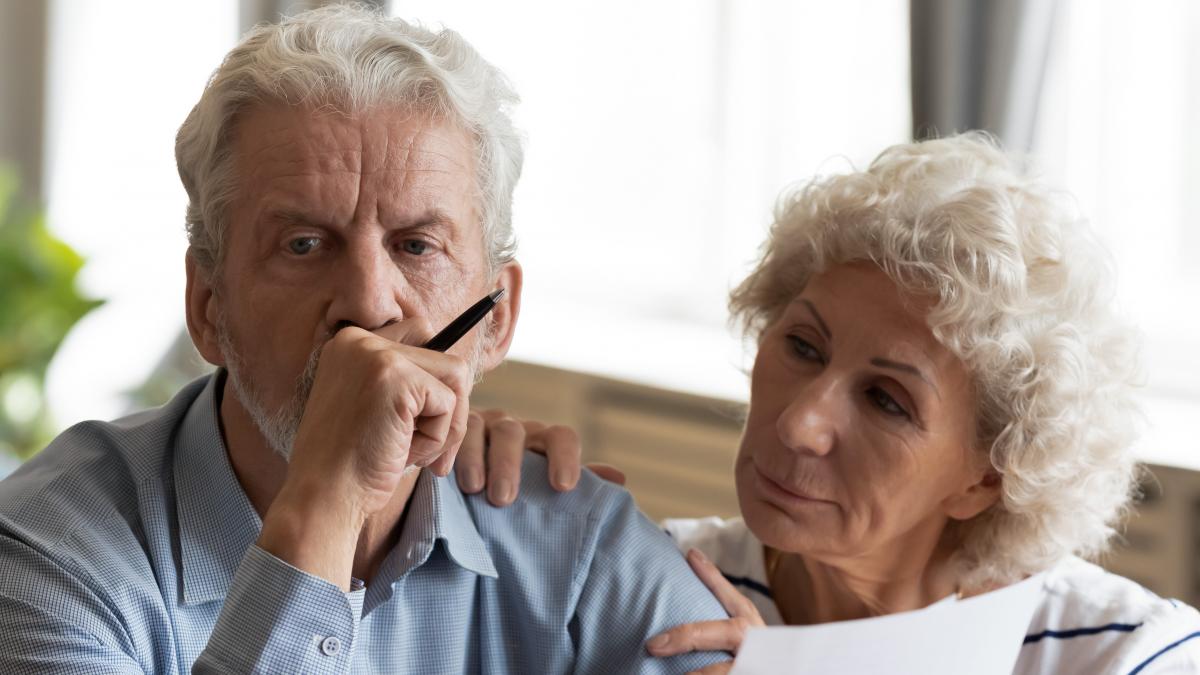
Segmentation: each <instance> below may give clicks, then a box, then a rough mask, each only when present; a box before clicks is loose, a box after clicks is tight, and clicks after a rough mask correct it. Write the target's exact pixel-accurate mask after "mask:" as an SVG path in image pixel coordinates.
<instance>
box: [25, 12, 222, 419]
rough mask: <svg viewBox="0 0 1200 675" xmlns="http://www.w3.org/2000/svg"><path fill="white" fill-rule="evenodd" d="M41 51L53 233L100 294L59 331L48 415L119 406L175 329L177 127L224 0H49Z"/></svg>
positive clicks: (179, 254)
mask: <svg viewBox="0 0 1200 675" xmlns="http://www.w3.org/2000/svg"><path fill="white" fill-rule="evenodd" d="M48 33H49V58H48V59H47V71H48V72H47V78H48V81H47V87H46V90H47V98H48V99H49V100H48V102H47V121H46V133H47V137H48V138H47V151H46V167H47V169H46V171H47V181H46V184H47V190H46V191H47V195H48V218H49V224H50V227H51V228H52V229H53V230H54V232H55V233H56V234H57V235H58V236H59V237H61V238H62V239H64V240H65V241H67V242H68V243H69V244H71V246H73V247H74V248H75V249H76V250H78V251H79V252H80V253H82V254H83V255H84V256H85V257H86V258H87V259H88V264H87V266H86V267H85V268H84V270H83V272H82V274H81V277H80V285H81V288H82V290H83V291H84V292H85V293H87V294H89V295H90V296H92V297H97V298H105V299H106V300H107V303H106V304H105V305H104V306H103V307H101V308H100V309H98V310H96V311H95V312H93V313H92V314H90V315H88V316H87V317H85V318H84V319H83V321H81V322H80V323H79V324H78V326H77V327H76V329H75V330H73V331H72V332H71V334H70V335H69V336H68V337H67V339H66V341H65V342H64V343H63V345H62V347H61V348H60V350H59V352H58V354H57V356H56V357H55V360H54V363H53V364H52V366H51V369H50V373H49V376H48V378H47V379H48V381H47V393H48V396H49V400H50V405H51V410H52V411H53V413H54V416H55V418H56V419H57V420H58V421H59V423H74V422H76V421H78V420H81V419H91V418H99V419H109V418H113V417H117V416H120V415H123V414H125V413H126V412H128V406H129V400H128V397H127V396H126V394H127V393H128V392H130V391H132V390H134V389H136V388H137V387H138V386H139V385H141V384H142V383H143V382H145V381H146V379H147V378H148V377H149V375H150V373H151V372H152V371H153V370H154V368H155V367H156V366H157V361H158V359H160V358H161V357H162V355H164V354H165V353H166V351H167V349H168V347H169V346H170V345H171V343H172V342H173V341H174V340H175V339H176V337H177V336H178V335H179V331H180V330H181V328H182V326H183V287H184V276H183V254H184V251H185V250H186V248H187V240H186V236H185V234H184V223H183V216H184V207H185V206H186V205H187V198H186V194H185V193H184V190H183V186H182V185H181V184H180V182H179V174H178V173H177V172H176V170H175V132H176V130H178V128H179V125H180V124H182V123H183V120H184V118H185V117H186V116H187V114H188V111H190V110H191V107H192V105H193V104H195V102H196V99H197V98H199V96H200V92H201V91H202V90H203V88H204V83H205V82H206V81H207V79H208V77H209V75H210V74H211V73H212V71H213V70H214V69H215V68H216V66H217V64H219V63H220V62H221V58H222V57H223V56H224V55H225V52H226V51H228V50H229V49H230V48H231V47H232V46H233V44H234V42H235V41H236V39H237V1H236V0H218V1H211V0H188V1H186V2H158V1H156V0H137V1H130V2H124V3H121V4H120V6H119V8H118V7H117V6H115V5H112V4H111V3H97V2H86V1H83V0H74V1H73V0H56V1H55V2H53V3H52V5H51V9H50V17H49V30H48Z"/></svg>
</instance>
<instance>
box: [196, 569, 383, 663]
mask: <svg viewBox="0 0 1200 675" xmlns="http://www.w3.org/2000/svg"><path fill="white" fill-rule="evenodd" d="M359 618H360V617H359V615H358V612H357V611H356V610H355V608H354V607H353V605H352V604H351V602H350V600H349V599H348V598H347V597H346V594H345V593H343V592H342V590H341V589H340V588H338V587H337V586H335V585H333V584H331V583H329V582H328V581H325V580H324V579H321V578H319V577H316V576H313V575H311V574H308V573H306V572H303V571H301V570H299V569H297V568H295V567H293V566H291V565H289V564H288V563H286V562H284V561H283V560H280V559H279V558H277V557H275V556H273V555H271V554H270V553H267V552H266V551H264V550H263V549H261V548H259V547H258V546H251V547H250V549H249V550H248V551H247V552H246V556H245V557H244V558H243V559H242V562H241V564H240V565H239V566H238V570H237V572H236V573H235V574H234V578H233V583H232V584H231V585H230V587H229V592H228V594H227V595H226V597H225V604H224V605H223V607H222V608H221V615H220V617H219V618H218V619H217V624H216V626H215V627H214V628H213V632H212V635H211V636H210V637H209V640H208V645H207V646H206V647H205V649H204V651H203V652H202V653H201V654H200V657H199V658H198V659H196V663H195V665H194V666H193V668H192V672H193V673H201V674H210V673H250V672H256V673H257V672H271V673H275V672H279V673H301V672H303V673H349V672H350V667H351V665H352V663H353V647H354V638H355V635H356V633H357V630H358V622H359Z"/></svg>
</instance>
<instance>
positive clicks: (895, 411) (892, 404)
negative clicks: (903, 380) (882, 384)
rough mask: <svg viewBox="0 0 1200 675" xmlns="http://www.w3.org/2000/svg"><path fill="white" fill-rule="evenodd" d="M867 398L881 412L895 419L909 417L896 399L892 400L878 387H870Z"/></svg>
mask: <svg viewBox="0 0 1200 675" xmlns="http://www.w3.org/2000/svg"><path fill="white" fill-rule="evenodd" d="M867 396H868V397H870V399H871V401H872V402H873V403H874V404H875V405H876V406H877V407H878V408H879V409H880V410H882V411H883V412H885V413H887V414H888V415H895V416H896V417H910V418H911V416H910V415H909V414H908V411H907V410H905V409H904V408H903V407H901V405H900V404H899V403H896V399H894V398H892V397H891V396H890V395H888V393H887V392H886V391H884V390H882V389H880V388H879V387H871V388H870V389H869V390H867Z"/></svg>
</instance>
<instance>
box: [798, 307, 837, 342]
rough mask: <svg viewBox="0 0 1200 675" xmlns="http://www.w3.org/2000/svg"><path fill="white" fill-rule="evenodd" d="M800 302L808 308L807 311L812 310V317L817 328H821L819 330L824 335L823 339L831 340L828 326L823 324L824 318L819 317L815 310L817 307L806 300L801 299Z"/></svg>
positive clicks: (819, 314)
mask: <svg viewBox="0 0 1200 675" xmlns="http://www.w3.org/2000/svg"><path fill="white" fill-rule="evenodd" d="M800 302H802V303H804V306H805V307H807V308H808V311H810V312H812V315H813V318H814V319H816V321H817V328H820V329H821V332H822V333H823V334H824V335H825V339H826V340H832V339H833V333H831V332H830V331H829V326H827V325H826V324H825V319H822V318H821V313H820V312H818V311H817V308H816V307H815V306H813V304H812V303H811V302H809V301H808V300H801V301H800Z"/></svg>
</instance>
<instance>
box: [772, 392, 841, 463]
mask: <svg viewBox="0 0 1200 675" xmlns="http://www.w3.org/2000/svg"><path fill="white" fill-rule="evenodd" d="M842 415H843V413H842V412H841V406H840V405H839V402H838V394H837V386H836V383H834V382H829V381H827V380H823V379H817V380H814V381H810V382H808V383H805V384H804V385H803V386H801V387H799V388H798V389H797V390H795V392H794V393H793V395H792V399H791V401H789V402H788V404H787V406H786V407H785V408H784V409H783V412H781V413H780V415H779V418H778V419H777V420H776V422H775V427H776V432H777V433H778V434H779V440H780V441H781V442H782V443H783V445H784V446H786V447H787V448H789V449H791V450H793V451H795V452H803V453H809V454H813V455H819V456H824V455H827V454H829V453H830V452H833V449H834V447H835V446H836V445H837V437H838V427H839V425H840V424H841V422H842V421H843V420H842V419H841V417H842Z"/></svg>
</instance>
